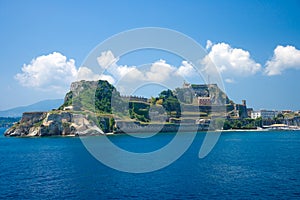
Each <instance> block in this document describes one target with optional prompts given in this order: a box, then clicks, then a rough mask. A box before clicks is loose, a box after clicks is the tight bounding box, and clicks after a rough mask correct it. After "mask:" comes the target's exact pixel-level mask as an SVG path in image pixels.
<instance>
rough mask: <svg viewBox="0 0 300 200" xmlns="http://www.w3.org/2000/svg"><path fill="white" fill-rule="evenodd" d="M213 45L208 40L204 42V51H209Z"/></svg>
mask: <svg viewBox="0 0 300 200" xmlns="http://www.w3.org/2000/svg"><path fill="white" fill-rule="evenodd" d="M212 45H213V43H212V42H211V41H210V40H207V41H206V47H205V48H206V50H208V49H210V48H211V47H212Z"/></svg>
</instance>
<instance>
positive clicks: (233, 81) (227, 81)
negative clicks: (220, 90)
mask: <svg viewBox="0 0 300 200" xmlns="http://www.w3.org/2000/svg"><path fill="white" fill-rule="evenodd" d="M225 82H226V83H235V80H233V79H231V78H226V79H225Z"/></svg>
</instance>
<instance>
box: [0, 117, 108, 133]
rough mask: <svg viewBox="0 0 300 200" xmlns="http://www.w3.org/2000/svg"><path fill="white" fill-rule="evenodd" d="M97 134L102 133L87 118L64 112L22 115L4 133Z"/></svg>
mask: <svg viewBox="0 0 300 200" xmlns="http://www.w3.org/2000/svg"><path fill="white" fill-rule="evenodd" d="M99 134H104V132H103V131H102V130H101V129H100V128H98V127H97V125H96V123H95V122H93V121H91V120H88V116H86V115H83V114H74V113H71V112H66V111H55V112H48V113H47V112H32V113H24V114H23V117H22V119H21V120H20V122H18V123H16V124H15V125H14V126H12V127H11V128H9V129H8V130H7V131H6V132H5V136H19V137H40V136H60V135H61V136H75V135H99Z"/></svg>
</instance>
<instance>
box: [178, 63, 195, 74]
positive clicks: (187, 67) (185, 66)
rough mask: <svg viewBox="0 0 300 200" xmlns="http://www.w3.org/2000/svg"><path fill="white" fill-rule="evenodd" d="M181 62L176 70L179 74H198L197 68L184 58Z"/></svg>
mask: <svg viewBox="0 0 300 200" xmlns="http://www.w3.org/2000/svg"><path fill="white" fill-rule="evenodd" d="M181 64H182V65H181V66H180V67H179V68H178V70H177V72H176V73H177V74H178V75H179V76H184V77H191V76H194V75H196V74H198V72H197V71H196V70H195V68H194V67H193V66H192V65H191V63H189V62H188V61H185V60H184V61H182V63H181Z"/></svg>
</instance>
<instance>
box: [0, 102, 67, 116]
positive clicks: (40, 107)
mask: <svg viewBox="0 0 300 200" xmlns="http://www.w3.org/2000/svg"><path fill="white" fill-rule="evenodd" d="M63 102H64V100H63V99H51V100H44V101H39V102H37V103H34V104H31V105H28V106H20V107H16V108H11V109H8V110H3V111H0V117H21V116H22V113H23V112H33V111H49V110H51V109H54V108H58V107H59V106H60V105H62V104H63Z"/></svg>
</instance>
